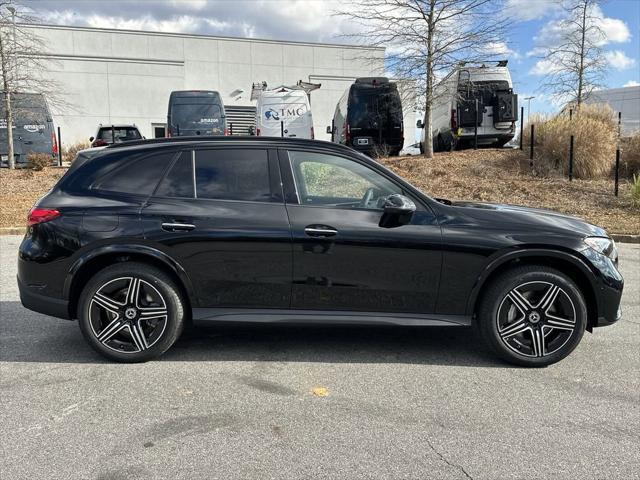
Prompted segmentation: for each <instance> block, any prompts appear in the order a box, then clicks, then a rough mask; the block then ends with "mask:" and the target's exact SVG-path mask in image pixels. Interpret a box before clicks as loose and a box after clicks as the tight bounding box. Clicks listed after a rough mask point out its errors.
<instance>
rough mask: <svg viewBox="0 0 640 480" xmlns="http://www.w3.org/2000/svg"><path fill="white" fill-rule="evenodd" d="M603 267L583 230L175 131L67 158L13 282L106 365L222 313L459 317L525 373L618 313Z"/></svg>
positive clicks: (370, 319)
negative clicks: (75, 328)
mask: <svg viewBox="0 0 640 480" xmlns="http://www.w3.org/2000/svg"><path fill="white" fill-rule="evenodd" d="M616 265H617V251H616V248H615V245H614V242H613V241H612V240H611V239H610V238H608V237H607V234H606V232H605V231H604V230H602V229H601V228H598V227H595V226H593V225H590V224H588V223H585V222H584V221H581V220H579V219H576V218H572V217H568V216H565V215H560V214H558V213H554V212H550V211H543V210H535V209H529V208H520V207H512V206H504V205H491V204H486V203H484V204H483V203H466V202H450V201H447V200H442V199H433V198H431V197H429V196H427V195H425V194H424V193H422V192H420V191H419V190H417V189H416V188H414V187H413V186H411V185H410V184H408V183H407V182H405V181H404V180H402V179H401V178H399V177H398V176H396V175H394V174H393V173H391V172H390V171H389V170H387V169H385V168H384V167H382V166H381V165H379V164H378V163H376V162H374V161H373V160H371V159H370V158H368V157H366V156H364V155H362V154H360V153H357V152H355V151H354V150H352V149H350V148H347V147H344V146H340V145H336V144H332V143H329V142H321V141H312V140H298V139H278V138H261V137H248V138H241V137H212V138H203V137H198V138H187V137H179V138H173V139H164V140H146V141H139V142H133V143H128V144H121V145H113V146H110V147H107V148H105V149H103V150H100V151H98V152H92V154H91V155H84V156H80V157H78V159H77V160H76V161H75V162H74V163H73V166H72V167H71V168H70V169H69V171H68V172H67V173H66V175H65V176H64V177H63V178H62V179H61V180H60V181H59V182H58V184H57V185H56V186H55V187H54V188H53V189H52V190H51V192H50V193H48V194H47V195H46V196H45V197H43V198H42V199H41V200H40V201H39V202H38V203H37V205H36V206H35V207H34V208H33V209H32V210H31V212H30V213H29V219H28V231H27V233H26V236H25V237H24V240H23V242H22V244H21V246H20V255H19V265H18V283H19V287H20V296H21V300H22V303H23V305H25V306H26V307H27V308H30V309H32V310H35V311H37V312H42V313H46V314H49V315H53V316H57V317H62V318H68V319H78V320H79V324H80V329H81V330H82V333H83V334H84V336H85V338H86V339H87V341H88V342H89V343H90V344H91V346H92V347H93V348H95V349H96V350H97V351H98V352H99V353H101V354H103V355H105V356H106V357H109V358H111V359H113V360H118V361H123V362H138V361H145V360H149V359H151V358H153V357H157V356H158V355H160V354H162V353H163V352H165V351H166V350H167V349H168V348H169V347H171V345H172V344H173V343H174V342H175V341H176V339H177V338H178V336H179V335H180V332H181V331H182V329H183V326H184V325H185V323H187V322H190V321H192V320H194V321H204V320H213V321H220V320H223V321H236V322H286V321H295V322H298V323H300V322H303V323H305V322H307V323H311V322H333V323H335V322H337V323H361V324H362V323H366V324H396V325H416V326H417V325H452V326H464V325H472V324H474V325H476V326H477V328H478V330H479V332H480V336H481V337H482V338H483V339H484V340H485V342H486V343H487V344H488V345H489V346H490V347H491V348H492V349H493V350H494V351H495V352H496V353H497V354H498V355H500V356H501V357H502V358H504V359H506V360H508V361H510V362H513V363H516V364H519V365H525V366H543V365H548V364H550V363H553V362H557V361H558V360H560V359H562V358H564V357H565V356H566V355H568V354H569V353H570V352H571V351H572V350H573V349H574V348H575V347H576V346H577V345H578V343H579V342H580V339H581V338H582V335H583V333H584V331H585V329H587V330H591V329H592V328H593V327H598V326H602V325H608V324H611V323H613V322H615V321H616V320H618V319H619V318H620V315H621V313H620V309H619V304H620V296H621V294H622V285H623V280H622V277H621V276H620V274H619V273H618V270H617V267H616Z"/></svg>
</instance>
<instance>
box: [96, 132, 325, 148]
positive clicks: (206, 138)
mask: <svg viewBox="0 0 640 480" xmlns="http://www.w3.org/2000/svg"><path fill="white" fill-rule="evenodd" d="M243 140H244V141H250V142H278V141H283V142H291V143H294V142H297V143H303V142H321V143H328V144H332V143H331V142H325V141H323V140H311V139H308V138H290V137H283V138H281V137H257V136H255V135H233V136H231V135H227V136H223V135H218V136H213V135H195V136H183V137H166V138H149V139H144V140H131V141H128V142H120V143H112V144H111V145H107V146H106V147H105V149H113V148H125V147H135V146H139V145H161V144H167V143H168V144H171V143H188V142H232V141H243ZM333 145H336V144H333Z"/></svg>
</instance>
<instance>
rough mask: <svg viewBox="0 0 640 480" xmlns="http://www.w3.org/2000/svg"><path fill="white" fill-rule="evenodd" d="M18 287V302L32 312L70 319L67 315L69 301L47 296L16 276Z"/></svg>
mask: <svg viewBox="0 0 640 480" xmlns="http://www.w3.org/2000/svg"><path fill="white" fill-rule="evenodd" d="M18 289H19V290H20V302H22V305H23V306H24V307H25V308H28V309H29V310H33V311H34V312H38V313H44V314H45V315H51V316H52V317H58V318H64V319H67V320H71V316H70V315H69V302H68V301H67V300H63V299H60V298H52V297H47V296H46V295H42V294H41V293H38V289H37V288H35V287H30V286H28V285H25V284H24V283H23V282H22V281H21V280H20V279H19V278H18Z"/></svg>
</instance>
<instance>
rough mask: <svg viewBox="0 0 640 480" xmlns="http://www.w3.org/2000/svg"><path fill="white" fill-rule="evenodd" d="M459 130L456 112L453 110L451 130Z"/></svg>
mask: <svg viewBox="0 0 640 480" xmlns="http://www.w3.org/2000/svg"><path fill="white" fill-rule="evenodd" d="M457 129H458V122H457V121H456V111H455V109H453V108H452V109H451V130H453V131H456V130H457Z"/></svg>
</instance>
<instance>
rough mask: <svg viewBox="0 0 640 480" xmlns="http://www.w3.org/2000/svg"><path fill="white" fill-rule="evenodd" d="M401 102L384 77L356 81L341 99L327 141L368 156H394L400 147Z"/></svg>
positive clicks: (401, 139)
mask: <svg viewBox="0 0 640 480" xmlns="http://www.w3.org/2000/svg"><path fill="white" fill-rule="evenodd" d="M402 118H403V117H402V102H401V101H400V94H399V93H398V87H397V85H396V84H395V83H393V82H390V81H389V79H388V78H385V77H363V78H357V79H356V81H355V82H354V83H353V84H352V85H351V86H349V88H348V89H347V91H346V92H344V94H343V95H342V97H341V98H340V100H339V101H338V104H337V105H336V111H335V113H334V115H333V122H332V125H331V126H330V127H327V133H329V134H331V141H332V142H334V143H340V144H342V145H348V146H350V147H352V148H354V149H356V150H358V151H361V152H365V153H368V154H372V153H376V151H381V152H383V151H386V152H388V153H389V155H393V156H395V155H398V153H400V150H401V149H402V145H403V143H404V125H403V120H402Z"/></svg>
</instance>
